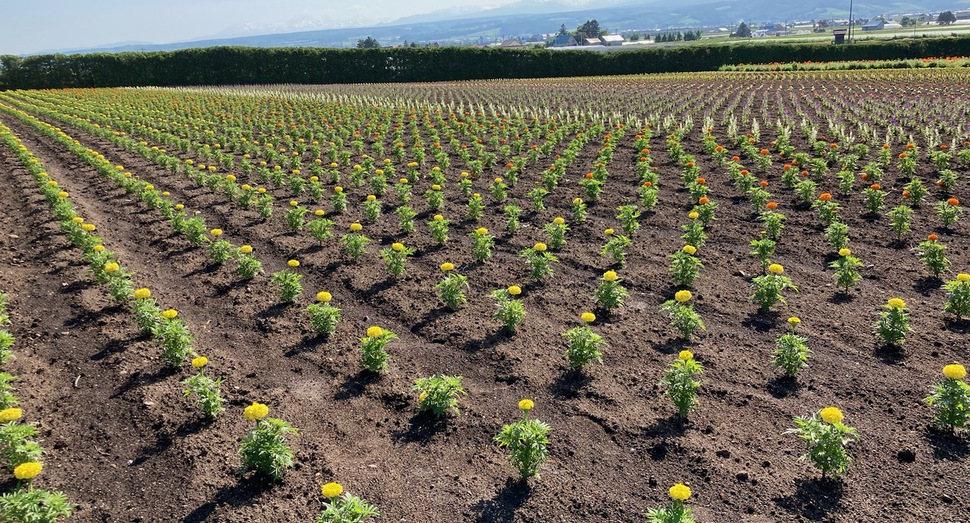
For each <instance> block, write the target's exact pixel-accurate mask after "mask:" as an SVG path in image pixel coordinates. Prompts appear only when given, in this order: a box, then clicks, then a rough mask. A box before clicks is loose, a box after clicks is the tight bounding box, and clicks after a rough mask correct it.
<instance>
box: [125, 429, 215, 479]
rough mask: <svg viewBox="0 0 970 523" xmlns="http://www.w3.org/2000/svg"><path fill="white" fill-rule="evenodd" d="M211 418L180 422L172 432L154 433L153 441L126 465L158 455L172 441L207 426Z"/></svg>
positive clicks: (141, 461) (139, 462)
mask: <svg viewBox="0 0 970 523" xmlns="http://www.w3.org/2000/svg"><path fill="white" fill-rule="evenodd" d="M211 422H212V420H210V419H193V420H188V421H185V422H184V423H182V424H181V425H180V426H179V427H178V428H176V429H175V431H174V432H172V433H167V432H158V433H156V439H155V443H153V444H151V445H148V446H146V447H143V448H142V449H141V450H140V451H139V452H138V457H136V458H135V459H133V460H132V461H131V463H129V464H128V465H129V466H131V467H137V466H138V465H141V464H142V463H144V462H146V461H148V460H149V459H151V458H153V457H155V456H158V455H159V454H161V453H163V452H165V451H166V450H168V448H169V447H171V446H172V443H175V442H176V441H178V440H180V439H183V438H185V437H187V436H191V435H192V434H195V433H196V432H198V431H200V430H202V429H203V428H204V427H206V426H208V425H209V424H210V423H211Z"/></svg>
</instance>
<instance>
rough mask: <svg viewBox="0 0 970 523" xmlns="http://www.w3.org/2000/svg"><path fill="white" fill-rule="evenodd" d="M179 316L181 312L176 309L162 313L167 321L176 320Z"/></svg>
mask: <svg viewBox="0 0 970 523" xmlns="http://www.w3.org/2000/svg"><path fill="white" fill-rule="evenodd" d="M178 315H179V311H177V310H175V309H166V310H164V311H162V317H163V318H165V319H166V320H174V319H175V318H176V317H177V316H178Z"/></svg>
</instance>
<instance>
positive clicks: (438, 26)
mask: <svg viewBox="0 0 970 523" xmlns="http://www.w3.org/2000/svg"><path fill="white" fill-rule="evenodd" d="M968 7H970V0H924V1H922V2H919V3H916V2H898V1H889V0H868V1H867V0H859V1H855V2H854V5H853V16H854V17H855V18H862V19H865V18H869V17H873V16H876V15H880V14H883V15H893V14H906V13H934V14H935V13H939V12H940V11H943V10H948V9H949V10H958V9H961V8H968ZM848 14H849V10H848V2H846V1H844V0H803V1H799V2H781V1H778V0H745V1H743V2H742V1H739V0H677V1H676V2H672V1H671V0H645V1H639V2H633V3H631V2H628V1H627V0H613V1H611V0H603V1H602V2H599V3H598V4H597V5H596V7H589V5H588V4H585V6H584V5H579V4H575V3H570V1H569V0H551V1H542V0H522V1H521V2H517V3H514V4H509V5H506V6H502V7H494V8H482V9H481V10H478V11H475V12H471V13H469V12H467V11H462V10H446V11H438V12H434V13H428V14H425V15H417V16H411V17H407V18H403V19H399V20H395V21H394V22H390V23H387V24H384V25H376V26H372V27H340V28H332V29H322V30H312V31H301V32H286V33H277V34H269V33H274V31H267V34H260V35H251V36H242V37H234V38H212V39H206V40H197V41H192V42H181V43H173V44H159V45H143V44H132V45H124V46H111V47H110V48H108V47H104V48H100V49H86V50H84V51H78V52H101V51H110V52H120V51H151V50H174V49H185V48H192V47H209V46H217V45H229V46H253V47H298V46H315V47H352V46H354V45H355V44H356V42H357V40H360V39H364V38H366V37H368V36H370V37H373V38H375V39H377V40H378V41H379V42H381V43H382V44H383V45H393V44H400V43H403V42H404V41H408V42H441V43H450V42H472V41H476V40H477V39H481V40H493V39H497V38H503V37H512V36H526V35H537V34H550V33H555V32H556V31H558V30H559V26H560V25H565V26H566V28H568V29H570V30H573V29H575V28H576V27H577V26H579V25H580V24H582V23H583V22H585V21H586V20H591V19H596V20H598V21H599V23H600V26H601V27H603V28H605V29H607V30H609V31H614V32H619V31H631V30H645V31H651V30H667V29H677V28H693V27H733V26H735V25H737V24H738V23H739V22H740V21H746V22H748V23H749V24H755V25H757V24H763V23H769V22H771V23H774V22H791V21H796V20H805V21H807V20H813V19H833V18H847V17H848ZM307 23H311V24H313V23H326V20H319V19H314V20H310V21H309V22H307ZM236 30H237V31H242V30H246V31H258V30H260V29H259V26H256V27H254V28H248V29H247V28H237V29H236Z"/></svg>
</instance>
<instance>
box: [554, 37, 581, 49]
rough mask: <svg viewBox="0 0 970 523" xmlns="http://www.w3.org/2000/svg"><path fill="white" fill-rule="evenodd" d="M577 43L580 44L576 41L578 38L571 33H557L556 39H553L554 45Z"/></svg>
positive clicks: (573, 45) (572, 45)
mask: <svg viewBox="0 0 970 523" xmlns="http://www.w3.org/2000/svg"><path fill="white" fill-rule="evenodd" d="M577 45H579V44H577V43H576V39H575V38H573V35H571V34H564V35H562V34H561V35H556V39H555V40H553V41H552V47H575V46H577Z"/></svg>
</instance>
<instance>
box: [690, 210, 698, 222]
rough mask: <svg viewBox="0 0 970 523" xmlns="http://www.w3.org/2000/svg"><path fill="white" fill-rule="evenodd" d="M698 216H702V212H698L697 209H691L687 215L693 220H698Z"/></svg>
mask: <svg viewBox="0 0 970 523" xmlns="http://www.w3.org/2000/svg"><path fill="white" fill-rule="evenodd" d="M698 216H700V214H697V211H691V212H690V213H689V214H688V215H687V217H688V218H690V219H691V220H696V219H697V217H698Z"/></svg>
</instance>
